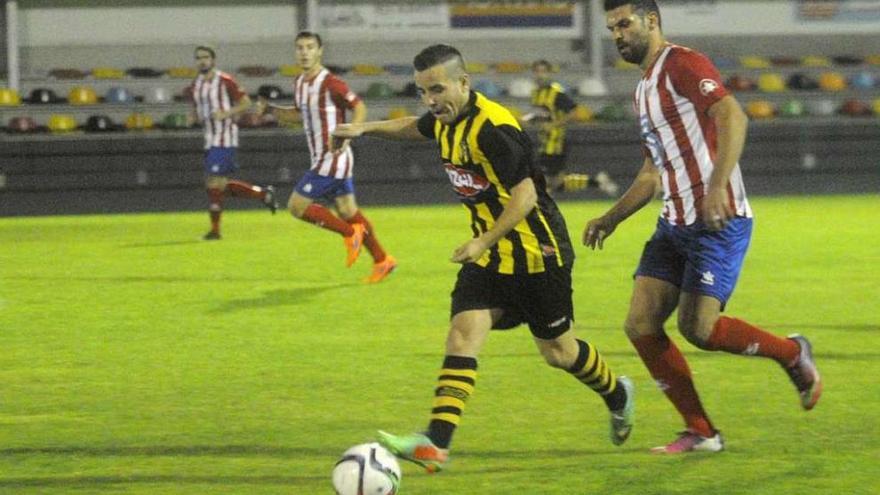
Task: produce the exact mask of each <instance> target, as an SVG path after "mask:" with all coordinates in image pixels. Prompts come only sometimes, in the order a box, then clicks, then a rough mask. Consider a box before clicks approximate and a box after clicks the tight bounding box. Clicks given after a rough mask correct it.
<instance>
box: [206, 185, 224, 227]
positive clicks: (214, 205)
mask: <svg viewBox="0 0 880 495" xmlns="http://www.w3.org/2000/svg"><path fill="white" fill-rule="evenodd" d="M208 201H209V202H210V204H209V205H208V211H209V212H210V214H211V232H214V233H217V234H219V233H220V214H221V213H223V191H221V190H220V189H208Z"/></svg>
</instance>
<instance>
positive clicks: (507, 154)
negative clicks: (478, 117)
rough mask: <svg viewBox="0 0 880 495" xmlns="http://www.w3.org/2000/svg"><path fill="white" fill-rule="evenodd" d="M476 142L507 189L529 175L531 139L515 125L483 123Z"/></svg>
mask: <svg viewBox="0 0 880 495" xmlns="http://www.w3.org/2000/svg"><path fill="white" fill-rule="evenodd" d="M477 144H478V145H479V146H480V149H481V150H482V151H483V154H484V155H485V156H486V158H487V159H488V160H489V163H491V164H492V168H493V169H494V170H495V175H497V176H498V180H499V181H501V184H502V185H504V187H505V188H507V189H508V190H510V189H511V188H512V187H513V186H515V185H517V184H519V183H520V182H522V181H523V179H526V178H528V177H530V176H531V168H532V167H531V160H532V146H531V141H529V137H528V136H526V134H525V133H524V132H522V131H521V130H519V129H517V128H516V127H513V126H511V125H507V124H502V125H500V126H497V127H496V126H494V125H484V126H483V128H482V129H480V133H479V134H477Z"/></svg>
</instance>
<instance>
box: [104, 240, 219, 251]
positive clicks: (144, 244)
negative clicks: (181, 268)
mask: <svg viewBox="0 0 880 495" xmlns="http://www.w3.org/2000/svg"><path fill="white" fill-rule="evenodd" d="M204 243H205V241H201V240H197V239H190V240H186V241H156V242H139V243H135V244H122V245H121V246H119V247H121V248H123V249H127V248H150V247H164V246H184V245H187V244H204Z"/></svg>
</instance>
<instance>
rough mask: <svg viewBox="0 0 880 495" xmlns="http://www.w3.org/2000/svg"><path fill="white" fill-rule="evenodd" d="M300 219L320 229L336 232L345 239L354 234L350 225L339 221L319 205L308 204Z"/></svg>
mask: <svg viewBox="0 0 880 495" xmlns="http://www.w3.org/2000/svg"><path fill="white" fill-rule="evenodd" d="M302 219H303V220H305V221H306V222H309V223H313V224H315V225H317V226H318V227H321V228H322V229H327V230H332V231H333V232H338V233H340V234H342V235H343V236H345V237H348V236H350V235H352V234H354V229H352V228H351V225H349V224H348V222H345V221H344V220H342V219H340V218H339V217H337V216H336V215H334V214H333V212H332V211H330V210H328V209H327V208H324V207H323V206H321V205H319V204H315V203H312V204H310V205H309V207H308V208H306V211H304V212H303V216H302Z"/></svg>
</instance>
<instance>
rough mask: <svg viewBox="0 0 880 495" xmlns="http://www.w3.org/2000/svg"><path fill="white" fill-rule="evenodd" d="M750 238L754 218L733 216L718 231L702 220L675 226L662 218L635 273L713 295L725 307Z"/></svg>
mask: <svg viewBox="0 0 880 495" xmlns="http://www.w3.org/2000/svg"><path fill="white" fill-rule="evenodd" d="M751 237H752V219H751V218H742V217H736V218H733V219H731V220H730V221H729V222H727V226H726V227H724V229H723V230H720V231H718V232H714V231H711V230H709V229H708V228H707V227H706V226H705V225H704V224H703V223H702V222H697V223H694V224H692V225H688V226H686V227H676V226H673V225H670V224H669V223H668V222H667V221H666V220H664V219H662V218H661V219H659V220H658V221H657V230H656V231H655V232H654V235H653V236H651V239H649V240H648V242H647V243H645V249H644V251H642V258H641V260H639V267H638V268H637V269H636V273H635V276H644V277H651V278H657V279H660V280H664V281H666V282H669V283H671V284H674V285H675V286H677V287H678V288H679V289H680V290H681V291H682V292H691V293H697V294H705V295H707V296H711V297H714V298H715V299H718V300H719V301H721V307H722V308H723V307H724V305H725V303H727V300H728V299H729V298H730V295H731V294H732V293H733V288H734V286H736V280H737V278H738V277H739V272H740V270H741V269H742V264H743V259H744V258H745V256H746V251H747V250H748V248H749V240H750V239H751Z"/></svg>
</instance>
